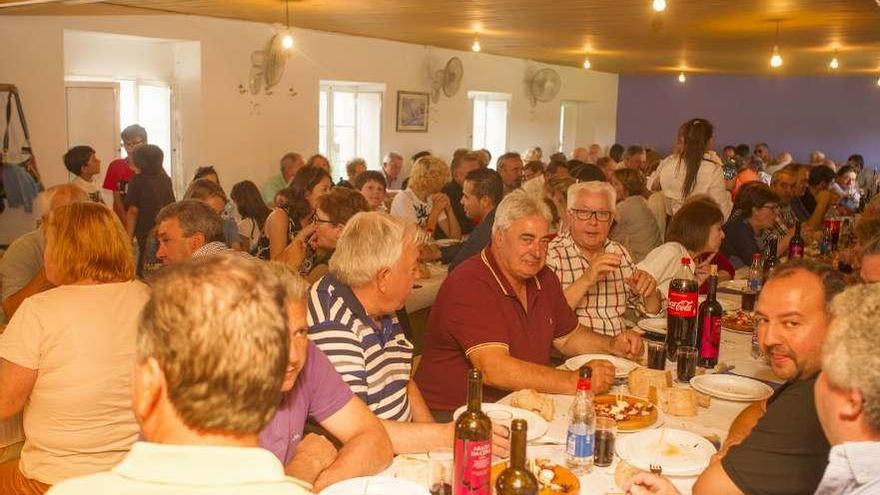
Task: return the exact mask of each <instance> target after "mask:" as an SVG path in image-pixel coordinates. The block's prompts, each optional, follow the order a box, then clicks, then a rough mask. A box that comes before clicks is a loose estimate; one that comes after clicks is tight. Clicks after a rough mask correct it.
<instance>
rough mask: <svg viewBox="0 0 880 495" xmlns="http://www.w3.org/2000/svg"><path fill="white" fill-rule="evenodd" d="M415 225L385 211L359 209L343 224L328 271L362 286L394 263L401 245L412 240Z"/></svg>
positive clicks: (400, 251)
mask: <svg viewBox="0 0 880 495" xmlns="http://www.w3.org/2000/svg"><path fill="white" fill-rule="evenodd" d="M415 232H416V226H415V225H413V224H411V223H409V222H407V221H405V220H402V219H399V218H395V217H392V216H391V215H389V214H387V213H382V212H378V211H369V212H361V213H358V214H357V215H355V216H353V217H351V219H349V220H348V222H346V224H345V228H344V229H343V230H342V234H341V235H340V236H339V240H338V241H337V242H336V250H335V251H334V252H333V257H332V258H330V264H329V271H330V273H332V274H333V275H335V276H336V278H338V279H339V280H340V281H341V282H342V283H343V284H345V285H347V286H349V287H361V286H364V285H366V284H367V283H369V282H370V281H371V280H373V279H374V278H375V277H376V275H378V274H379V272H380V271H382V270H383V269H386V268H390V267H392V266H394V264H395V263H397V262H398V261H399V260H400V257H401V256H402V255H403V246H404V244H406V243H407V242H410V243H412V242H415Z"/></svg>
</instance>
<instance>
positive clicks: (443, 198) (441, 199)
mask: <svg viewBox="0 0 880 495" xmlns="http://www.w3.org/2000/svg"><path fill="white" fill-rule="evenodd" d="M431 203H432V207H431V208H432V209H437V210H445V209H447V208H449V207H450V206H451V205H452V201H450V200H449V196H447V195H445V194H443V193H435V194H432V195H431Z"/></svg>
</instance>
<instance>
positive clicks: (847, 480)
mask: <svg viewBox="0 0 880 495" xmlns="http://www.w3.org/2000/svg"><path fill="white" fill-rule="evenodd" d="M877 459H880V442H846V443H842V444H840V445H835V446H833V447H831V452H829V453H828V467H827V468H825V474H824V475H823V476H822V482H821V483H819V488H817V489H816V495H857V494H858V495H869V494H877V493H880V463H878V462H877Z"/></svg>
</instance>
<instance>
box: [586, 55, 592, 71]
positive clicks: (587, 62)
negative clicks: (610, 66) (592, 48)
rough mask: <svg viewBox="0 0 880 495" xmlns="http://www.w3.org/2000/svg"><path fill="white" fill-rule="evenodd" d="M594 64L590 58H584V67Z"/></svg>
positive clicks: (587, 67)
mask: <svg viewBox="0 0 880 495" xmlns="http://www.w3.org/2000/svg"><path fill="white" fill-rule="evenodd" d="M592 66H593V64H591V63H590V59H588V58H585V59H584V69H589V68H590V67H592Z"/></svg>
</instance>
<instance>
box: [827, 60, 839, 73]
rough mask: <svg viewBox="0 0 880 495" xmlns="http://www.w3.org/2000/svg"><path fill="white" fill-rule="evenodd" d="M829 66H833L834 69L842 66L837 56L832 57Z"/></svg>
mask: <svg viewBox="0 0 880 495" xmlns="http://www.w3.org/2000/svg"><path fill="white" fill-rule="evenodd" d="M828 67H831V69H832V70H837V68H838V67H840V62H839V61H838V60H837V57H834V58H832V59H831V63H830V64H828Z"/></svg>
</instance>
